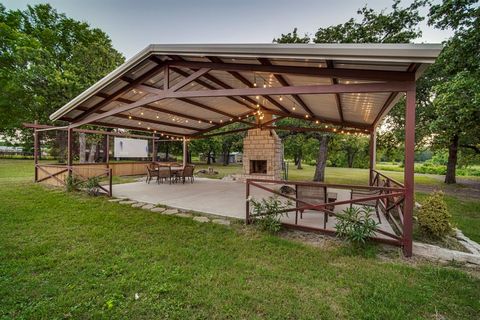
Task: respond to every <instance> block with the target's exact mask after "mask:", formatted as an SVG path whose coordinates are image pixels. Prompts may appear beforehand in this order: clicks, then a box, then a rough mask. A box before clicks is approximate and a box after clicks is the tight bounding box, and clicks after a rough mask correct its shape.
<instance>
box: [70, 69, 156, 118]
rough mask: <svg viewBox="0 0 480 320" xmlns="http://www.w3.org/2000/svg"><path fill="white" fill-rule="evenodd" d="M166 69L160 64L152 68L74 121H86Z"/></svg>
mask: <svg viewBox="0 0 480 320" xmlns="http://www.w3.org/2000/svg"><path fill="white" fill-rule="evenodd" d="M164 67H165V64H163V63H162V64H158V65H157V66H155V67H154V68H152V69H151V70H149V71H147V72H146V73H145V74H143V75H141V76H140V77H138V78H137V79H135V80H133V81H132V82H130V83H129V84H127V85H126V86H124V87H122V88H120V89H118V90H116V91H115V92H114V93H112V94H111V95H109V97H108V98H106V99H104V100H102V101H100V102H99V103H97V104H95V105H94V106H93V107H91V108H90V109H89V110H88V111H87V112H85V113H83V114H81V115H79V116H78V117H75V119H73V120H74V121H80V120H83V119H85V118H86V117H88V116H89V115H91V114H92V113H95V112H96V111H97V110H100V109H102V108H103V107H105V106H106V105H107V104H109V103H110V102H112V101H115V100H117V99H118V98H120V97H121V96H122V95H124V94H125V93H126V92H127V91H129V90H131V89H132V88H134V87H135V86H136V85H138V84H140V83H142V82H144V81H147V80H148V79H150V78H152V77H153V76H155V75H156V74H158V72H161V71H162V70H164Z"/></svg>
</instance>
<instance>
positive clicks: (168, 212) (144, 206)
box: [108, 197, 231, 226]
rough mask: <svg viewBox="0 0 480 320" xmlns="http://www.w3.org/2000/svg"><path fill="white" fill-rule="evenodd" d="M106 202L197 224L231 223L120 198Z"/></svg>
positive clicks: (217, 218) (222, 219) (216, 218)
mask: <svg viewBox="0 0 480 320" xmlns="http://www.w3.org/2000/svg"><path fill="white" fill-rule="evenodd" d="M108 201H109V202H117V203H119V204H123V205H130V206H132V207H133V208H139V209H143V210H149V211H151V212H156V213H159V214H163V215H175V216H177V217H181V218H191V219H192V220H195V221H196V222H199V223H206V222H212V223H215V224H220V225H225V226H228V225H230V222H231V221H230V220H228V219H224V218H219V217H209V216H202V215H193V214H192V213H190V212H189V211H188V210H182V209H178V208H173V207H168V208H167V207H157V206H155V205H154V204H152V203H146V202H140V201H135V200H129V199H127V198H121V197H119V198H112V199H110V200H108Z"/></svg>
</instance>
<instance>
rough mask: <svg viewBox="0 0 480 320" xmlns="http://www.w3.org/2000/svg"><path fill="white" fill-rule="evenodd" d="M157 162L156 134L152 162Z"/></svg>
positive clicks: (153, 140) (153, 142)
mask: <svg viewBox="0 0 480 320" xmlns="http://www.w3.org/2000/svg"><path fill="white" fill-rule="evenodd" d="M155 161H157V144H156V143H155V134H153V138H152V162H155Z"/></svg>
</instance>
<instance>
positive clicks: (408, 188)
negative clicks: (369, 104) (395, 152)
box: [403, 87, 416, 257]
mask: <svg viewBox="0 0 480 320" xmlns="http://www.w3.org/2000/svg"><path fill="white" fill-rule="evenodd" d="M415 95H416V93H415V87H414V88H413V89H411V90H408V91H407V105H406V109H405V168H404V184H405V203H404V211H403V214H404V217H403V253H404V255H405V256H406V257H411V256H412V229H413V207H414V195H415V193H414V192H415V185H414V158H415V155H414V153H415V99H416V96H415Z"/></svg>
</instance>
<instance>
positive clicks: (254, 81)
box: [253, 72, 257, 87]
mask: <svg viewBox="0 0 480 320" xmlns="http://www.w3.org/2000/svg"><path fill="white" fill-rule="evenodd" d="M253 86H254V87H256V86H257V74H256V73H255V72H254V73H253Z"/></svg>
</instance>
